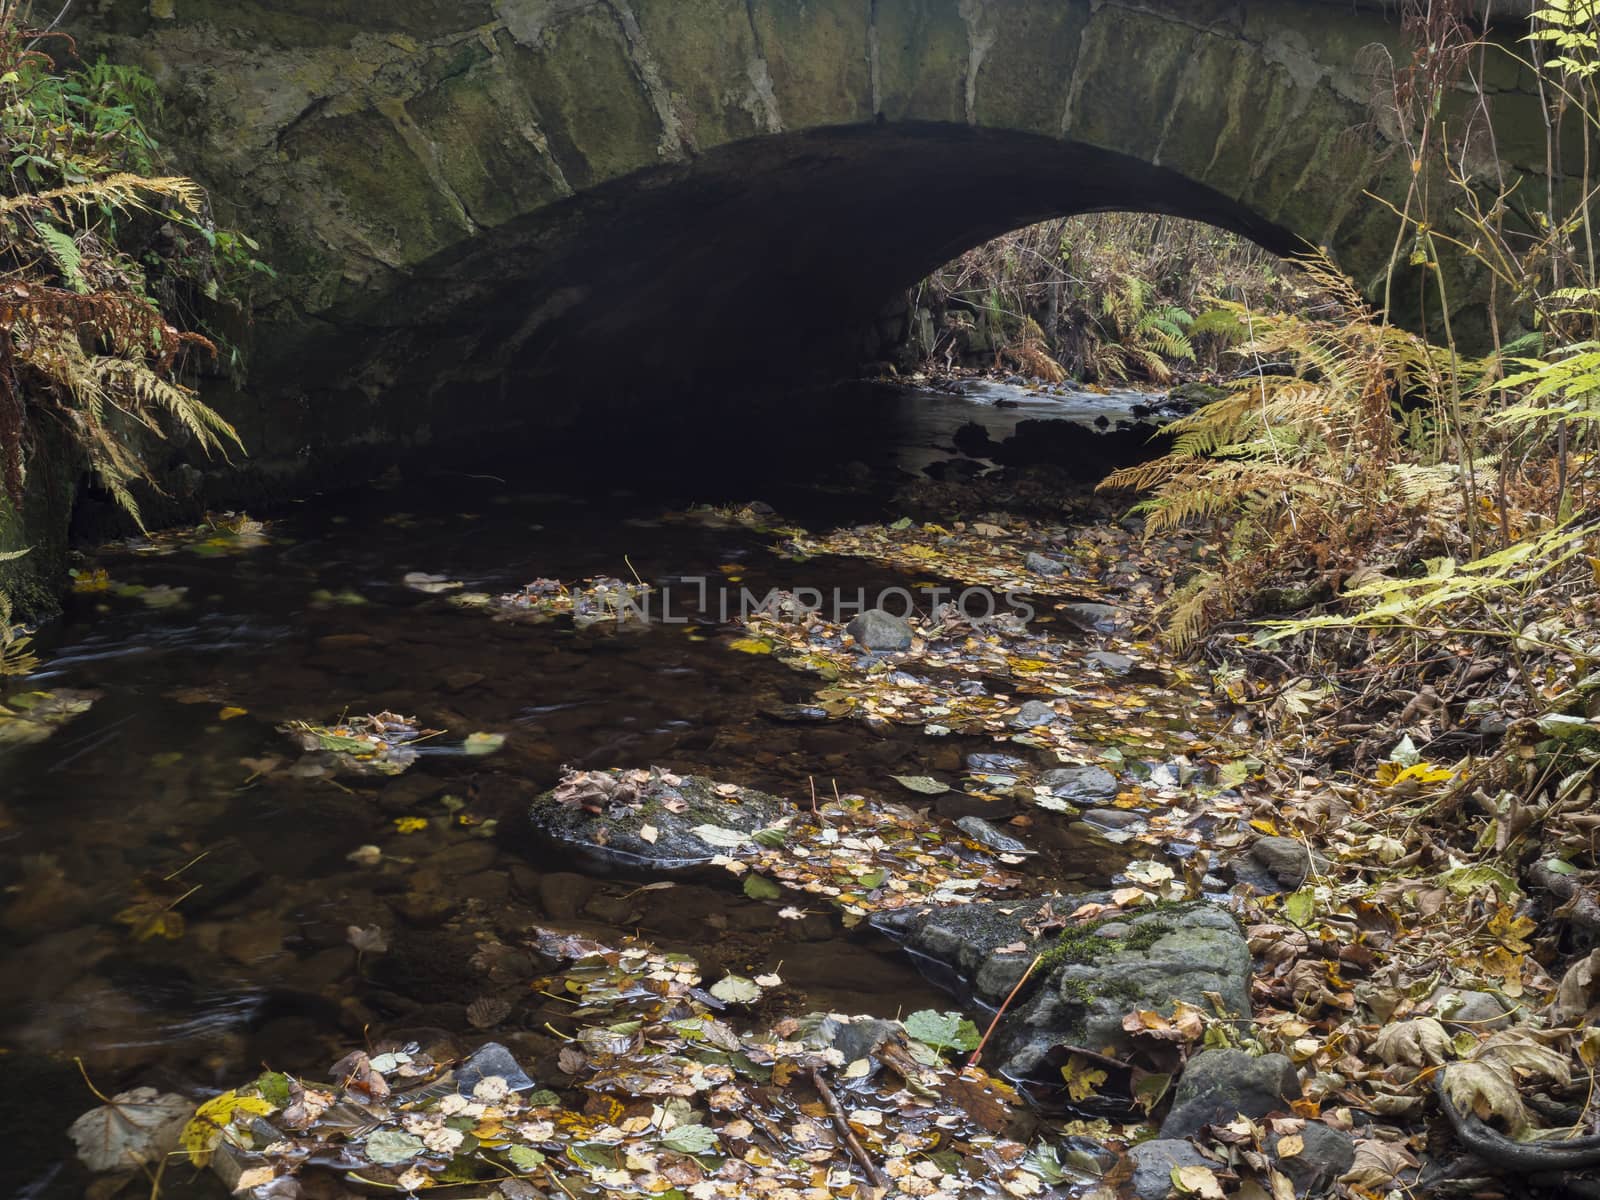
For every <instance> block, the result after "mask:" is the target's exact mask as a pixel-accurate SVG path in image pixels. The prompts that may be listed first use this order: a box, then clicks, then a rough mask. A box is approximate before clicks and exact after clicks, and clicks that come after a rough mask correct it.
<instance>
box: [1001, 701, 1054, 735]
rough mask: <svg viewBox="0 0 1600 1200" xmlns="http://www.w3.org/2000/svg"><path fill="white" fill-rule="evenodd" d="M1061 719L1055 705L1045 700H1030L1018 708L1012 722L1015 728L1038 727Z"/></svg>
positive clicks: (1012, 726)
mask: <svg viewBox="0 0 1600 1200" xmlns="http://www.w3.org/2000/svg"><path fill="white" fill-rule="evenodd" d="M1059 719H1060V714H1059V713H1057V712H1056V710H1055V708H1054V706H1052V705H1050V704H1046V703H1045V702H1044V701H1043V700H1029V701H1027V702H1025V703H1024V704H1023V706H1022V707H1021V708H1020V709H1018V710H1017V715H1016V716H1014V717H1012V718H1011V722H1010V723H1011V728H1013V729H1037V728H1039V727H1040V726H1041V725H1054V724H1055V723H1056V721H1057V720H1059Z"/></svg>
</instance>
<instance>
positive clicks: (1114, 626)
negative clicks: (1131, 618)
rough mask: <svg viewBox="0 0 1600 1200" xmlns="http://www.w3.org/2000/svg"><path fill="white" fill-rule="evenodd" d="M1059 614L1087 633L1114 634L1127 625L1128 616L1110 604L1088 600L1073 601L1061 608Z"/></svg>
mask: <svg viewBox="0 0 1600 1200" xmlns="http://www.w3.org/2000/svg"><path fill="white" fill-rule="evenodd" d="M1061 613H1062V615H1063V616H1064V617H1066V618H1067V620H1069V621H1071V622H1072V623H1073V624H1074V625H1076V626H1077V627H1078V628H1079V629H1082V630H1084V631H1086V632H1088V633H1115V632H1116V631H1117V630H1119V629H1122V628H1125V627H1126V626H1127V624H1128V615H1127V613H1125V612H1123V611H1122V609H1120V608H1116V607H1114V606H1112V605H1110V604H1098V603H1094V602H1091V601H1088V600H1075V601H1073V602H1072V603H1070V604H1063V605H1062V606H1061Z"/></svg>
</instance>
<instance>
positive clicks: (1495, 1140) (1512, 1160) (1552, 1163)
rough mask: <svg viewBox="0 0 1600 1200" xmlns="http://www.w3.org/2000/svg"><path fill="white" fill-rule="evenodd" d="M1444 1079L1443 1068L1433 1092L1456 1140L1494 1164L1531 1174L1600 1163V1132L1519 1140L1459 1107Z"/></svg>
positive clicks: (1581, 1168)
mask: <svg viewBox="0 0 1600 1200" xmlns="http://www.w3.org/2000/svg"><path fill="white" fill-rule="evenodd" d="M1443 1079H1444V1076H1443V1072H1441V1073H1440V1074H1438V1075H1436V1076H1434V1083H1433V1092H1434V1095H1435V1096H1437V1097H1438V1100H1439V1107H1440V1108H1441V1109H1442V1110H1443V1111H1444V1115H1445V1116H1446V1117H1447V1118H1448V1119H1449V1121H1450V1128H1451V1129H1452V1130H1453V1131H1454V1132H1455V1136H1456V1141H1458V1142H1460V1143H1461V1145H1462V1147H1463V1148H1465V1149H1466V1150H1468V1151H1470V1152H1471V1153H1472V1154H1473V1155H1475V1156H1476V1157H1478V1158H1480V1159H1482V1160H1483V1161H1484V1162H1486V1163H1488V1164H1490V1165H1491V1166H1495V1167H1500V1168H1503V1169H1506V1170H1511V1171H1517V1172H1520V1173H1525V1174H1530V1175H1532V1174H1543V1173H1546V1172H1552V1173H1564V1172H1567V1171H1581V1170H1583V1169H1584V1168H1586V1167H1600V1135H1593V1134H1592V1135H1590V1136H1588V1137H1580V1138H1571V1139H1569V1140H1567V1141H1563V1142H1519V1141H1517V1140H1516V1139H1515V1138H1509V1137H1507V1136H1506V1135H1505V1134H1503V1133H1501V1132H1500V1131H1499V1130H1497V1129H1493V1128H1491V1127H1489V1126H1488V1125H1485V1124H1484V1123H1483V1122H1482V1121H1480V1120H1478V1118H1477V1117H1475V1116H1473V1115H1472V1114H1471V1113H1464V1112H1462V1111H1461V1110H1460V1109H1458V1108H1457V1107H1456V1106H1455V1104H1454V1103H1452V1102H1451V1100H1450V1097H1449V1095H1447V1094H1446V1092H1445V1090H1444V1082H1443Z"/></svg>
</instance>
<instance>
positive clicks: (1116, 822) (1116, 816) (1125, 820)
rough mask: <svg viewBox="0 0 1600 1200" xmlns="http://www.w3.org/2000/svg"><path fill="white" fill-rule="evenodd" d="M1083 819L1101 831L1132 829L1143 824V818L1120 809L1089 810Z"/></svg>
mask: <svg viewBox="0 0 1600 1200" xmlns="http://www.w3.org/2000/svg"><path fill="white" fill-rule="evenodd" d="M1083 819H1084V820H1085V821H1087V822H1088V823H1089V824H1090V825H1098V826H1099V827H1100V828H1101V829H1133V828H1134V827H1136V826H1139V825H1143V824H1144V818H1143V817H1142V816H1140V815H1139V814H1138V813H1136V812H1129V811H1127V810H1126V809H1121V808H1094V809H1090V810H1089V811H1088V812H1086V813H1084V814H1083Z"/></svg>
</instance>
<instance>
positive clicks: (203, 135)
mask: <svg viewBox="0 0 1600 1200" xmlns="http://www.w3.org/2000/svg"><path fill="white" fill-rule="evenodd" d="M1497 7H1499V6H1497ZM1383 8H1384V6H1382V5H1380V4H1377V3H1368V2H1367V0H1356V3H1354V5H1352V3H1350V2H1349V0H1341V2H1340V3H1337V4H1334V3H1328V2H1326V0H1277V2H1274V3H1270V4H1256V3H1249V4H1246V3H1241V2H1239V0H1167V2H1162V3H1155V2H1154V0H695V2H694V3H692V4H689V3H681V2H679V0H452V2H451V3H448V4H440V3H436V2H434V0H272V2H270V3H269V2H268V0H171V2H170V3H163V4H161V5H152V4H150V3H149V0H86V3H83V4H80V5H79V6H77V7H76V8H75V9H74V10H73V13H72V19H73V20H75V21H76V22H77V23H78V24H77V27H76V28H75V29H74V33H75V34H76V35H77V36H78V38H79V41H80V44H81V45H82V47H83V48H84V50H85V52H86V53H87V54H91V55H92V54H96V53H106V54H108V55H109V56H111V57H113V58H116V59H120V60H124V61H132V62H137V63H140V64H142V65H143V66H145V67H147V68H148V69H149V70H151V71H152V72H153V73H154V74H155V75H156V77H157V78H158V80H159V81H160V83H161V84H162V86H163V87H164V89H165V90H166V92H167V95H168V97H169V105H168V113H167V118H166V128H165V129H164V131H163V132H164V134H165V136H166V139H167V142H168V145H169V147H170V149H171V150H172V152H173V157H174V159H175V162H176V165H178V166H181V167H182V168H183V169H185V170H187V171H188V172H190V173H192V174H194V175H196V176H197V177H198V178H199V179H200V180H201V181H202V182H204V183H205V184H207V185H208V186H209V187H210V188H211V190H212V193H213V196H214V197H215V200H216V202H217V205H218V208H219V211H220V215H221V216H222V217H223V219H225V220H227V221H230V222H232V223H235V224H238V225H240V226H242V227H245V228H248V229H250V230H251V231H252V232H254V233H256V234H257V235H258V236H260V238H261V240H262V241H263V242H264V244H265V257H266V258H267V259H268V260H269V261H270V262H272V264H273V265H274V266H275V267H276V269H277V271H278V272H279V277H278V280H277V281H276V282H275V283H274V284H272V285H269V286H268V287H267V288H266V290H265V292H264V293H263V294H261V295H260V296H259V297H258V299H259V303H258V305H257V308H256V312H255V320H254V325H253V327H252V333H251V338H250V342H251V344H250V346H249V347H248V349H249V351H250V354H251V361H252V376H251V384H250V393H249V395H247V396H236V397H229V396H226V395H224V396H222V397H221V399H220V402H221V404H222V406H223V407H224V410H225V412H226V414H227V415H228V416H229V417H230V418H231V419H234V420H235V421H236V423H237V424H238V425H239V426H240V428H241V430H242V431H243V432H244V433H245V435H246V439H247V443H248V444H249V447H250V450H251V459H250V460H249V463H250V470H251V471H252V472H254V475H253V478H256V479H278V480H282V479H289V478H292V477H295V476H297V475H299V476H308V475H311V474H314V473H315V472H316V471H317V470H318V469H321V470H323V471H325V472H326V471H329V470H336V469H337V463H338V462H339V461H340V459H341V458H342V457H343V456H347V455H349V454H351V453H357V452H362V453H366V452H370V450H371V448H372V447H393V446H396V445H405V444H413V445H415V444H421V443H435V444H436V443H438V442H440V441H442V440H446V439H449V438H452V437H453V438H456V439H458V440H459V439H462V438H470V437H472V436H473V435H474V434H476V433H481V432H483V431H488V430H498V429H503V428H506V427H509V426H514V425H518V424H523V425H533V426H535V427H539V428H551V427H560V426H562V425H568V424H572V423H575V422H578V421H580V420H586V419H588V420H601V421H607V422H612V421H615V420H616V419H617V418H619V417H625V418H627V419H628V420H629V421H632V422H640V421H647V420H649V419H651V418H652V416H659V415H661V414H662V413H666V412H668V411H670V406H667V405H656V406H654V407H653V408H651V407H648V406H643V405H641V404H640V403H639V402H638V399H637V397H638V396H640V395H648V396H651V397H653V398H659V397H660V396H661V394H662V393H663V391H664V390H666V388H667V386H668V385H670V384H674V383H679V384H689V385H700V386H698V387H697V388H696V394H697V395H698V396H700V397H702V398H704V397H707V396H711V395H713V394H714V393H715V392H716V391H717V389H716V388H715V387H712V386H706V384H707V381H708V380H709V379H711V378H712V377H720V378H727V377H734V378H740V377H744V376H746V375H748V374H750V373H752V372H757V371H760V370H762V369H770V368H771V366H772V365H773V364H774V363H779V364H783V367H784V369H785V370H787V369H789V368H790V367H791V366H792V365H793V364H794V363H795V362H796V361H801V360H805V361H813V360H816V359H818V358H820V357H826V353H827V350H828V348H829V347H830V346H834V345H842V344H844V343H846V342H848V341H849V340H850V339H851V338H853V336H854V334H855V332H856V331H857V330H858V329H861V328H865V327H867V325H868V324H869V323H870V321H871V319H872V316H873V314H874V313H876V312H877V311H878V310H879V309H880V308H881V307H882V305H883V303H884V302H885V300H887V299H888V298H889V297H890V296H892V295H893V294H894V293H895V292H896V291H897V290H899V289H901V288H904V287H905V286H907V285H908V284H910V283H911V282H913V281H914V280H915V279H917V278H918V277H919V276H920V275H922V274H924V273H925V272H926V271H928V270H929V269H931V268H932V267H934V266H936V265H938V264H939V263H940V262H942V261H944V260H946V259H948V258H950V257H952V256H954V255H955V254H957V253H959V252H961V251H962V250H964V249H966V248H968V247H970V246H972V245H974V244H977V243H978V242H981V241H982V240H984V239H986V238H988V237H992V236H994V235H996V234H999V233H1002V232H1004V231H1006V230H1008V229H1012V228H1015V227H1017V226H1018V225H1021V224H1025V223H1027V222H1030V221H1034V220H1039V219H1043V218H1046V217H1051V216H1057V215H1063V214H1068V213H1073V212H1080V211H1088V210H1092V209H1106V208H1141V209H1152V210H1159V211H1166V212H1172V213H1175V214H1178V215H1183V216H1191V217H1197V218H1201V219H1205V220H1210V221H1213V222H1215V223H1217V224H1220V225H1224V226H1227V227H1230V228H1232V229H1235V230H1237V231H1239V232H1242V233H1245V234H1247V235H1249V236H1252V237H1255V238H1257V239H1258V240H1261V241H1262V242H1264V243H1265V244H1267V245H1269V246H1270V247H1271V248H1273V249H1277V250H1280V251H1293V250H1295V249H1297V248H1300V247H1302V246H1304V245H1305V244H1312V245H1326V246H1328V247H1330V248H1331V250H1332V251H1333V252H1334V253H1335V255H1336V256H1337V257H1338V259H1339V260H1340V262H1341V264H1342V265H1344V266H1345V268H1346V269H1347V270H1349V271H1350V272H1351V273H1352V274H1353V275H1355V277H1356V278H1357V279H1358V280H1360V281H1362V282H1363V283H1366V284H1369V285H1370V284H1371V283H1373V281H1375V280H1376V279H1377V278H1378V277H1379V276H1380V274H1381V273H1382V270H1383V268H1384V266H1385V264H1386V263H1387V261H1388V258H1389V255H1390V253H1391V250H1392V247H1393V245H1394V236H1395V230H1396V222H1395V218H1394V217H1393V215H1392V214H1390V213H1388V212H1387V211H1385V210H1383V209H1382V208H1381V206H1379V205H1377V204H1376V203H1375V202H1373V201H1371V200H1369V199H1367V198H1365V197H1364V196H1363V192H1364V191H1366V190H1369V189H1370V190H1372V191H1375V192H1377V193H1379V194H1382V195H1386V196H1390V197H1393V198H1396V199H1398V198H1400V197H1401V196H1403V194H1404V191H1405V187H1406V185H1407V183H1408V180H1409V164H1408V163H1407V162H1406V161H1405V159H1404V156H1403V154H1400V153H1397V143H1396V140H1395V139H1394V137H1393V136H1391V134H1392V131H1389V132H1385V130H1384V129H1383V127H1382V126H1381V124H1378V125H1374V124H1373V122H1372V121H1371V120H1370V118H1369V107H1368V101H1369V98H1370V97H1372V96H1373V95H1374V89H1375V88H1377V87H1379V82H1380V81H1378V80H1377V79H1375V78H1374V76H1373V74H1372V69H1371V64H1372V63H1374V62H1379V61H1381V58H1382V56H1381V55H1374V54H1370V53H1367V52H1366V48H1367V47H1370V46H1374V45H1376V46H1379V47H1385V48H1387V50H1388V52H1389V53H1391V54H1395V55H1396V57H1399V55H1398V54H1397V53H1396V46H1397V43H1398V39H1399V28H1398V25H1397V23H1396V22H1395V20H1394V19H1393V18H1392V17H1391V16H1390V15H1388V14H1387V13H1386V12H1385V11H1383ZM155 14H168V15H164V16H159V15H155ZM1513 32H1514V31H1513ZM1507 36H1509V34H1508V35H1507ZM1490 57H1491V59H1493V58H1494V56H1492V55H1491V56H1490ZM1530 83H1531V81H1530V80H1528V79H1526V78H1524V77H1523V74H1522V73H1520V72H1519V71H1518V70H1517V69H1516V68H1515V66H1514V64H1509V62H1508V63H1502V64H1497V65H1496V66H1495V68H1494V70H1493V71H1492V72H1491V74H1490V86H1491V87H1493V88H1495V89H1497V90H1498V92H1499V95H1498V96H1497V100H1498V101H1499V103H1500V105H1501V111H1502V113H1503V114H1504V116H1505V119H1504V120H1503V121H1502V125H1503V128H1500V129H1498V130H1497V132H1498V134H1499V149H1500V155H1501V159H1502V161H1503V164H1504V168H1505V170H1506V171H1507V172H1508V173H1509V174H1510V175H1511V176H1513V177H1514V176H1515V175H1517V174H1519V173H1527V174H1532V173H1537V172H1538V171H1539V170H1540V169H1542V163H1543V158H1544V142H1543V126H1542V123H1541V122H1539V120H1538V113H1537V111H1536V101H1535V99H1534V98H1533V97H1532V96H1531V95H1529V94H1528V93H1527V92H1526V91H1525V90H1524V89H1526V88H1528V87H1529V86H1530ZM1464 102H1465V98H1464V97H1463V103H1464ZM1532 184H1533V186H1536V187H1539V188H1542V186H1543V183H1542V180H1534V181H1532ZM1451 286H1452V293H1453V299H1454V301H1455V303H1456V305H1457V306H1458V309H1460V310H1461V311H1462V313H1463V317H1462V319H1461V320H1460V321H1459V322H1458V325H1457V328H1458V331H1460V330H1463V329H1467V328H1469V327H1470V325H1471V321H1470V317H1469V315H1467V314H1469V312H1470V309H1471V307H1472V304H1473V303H1474V293H1473V290H1472V289H1473V287H1474V281H1473V280H1471V279H1467V278H1462V279H1457V280H1452V281H1451ZM1401 295H1402V296H1404V295H1405V293H1404V290H1403V289H1402V292H1401ZM1404 311H1405V312H1410V311H1415V306H1414V305H1412V306H1411V307H1410V308H1407V309H1405V310H1404ZM1402 316H1403V314H1402ZM597 369H599V370H603V373H604V383H603V385H601V386H598V387H597V386H595V385H594V383H593V378H592V377H593V375H594V373H595V372H596V371H597ZM575 378H577V379H582V380H584V382H585V389H584V392H583V394H582V395H581V396H580V395H578V394H576V393H575V392H574V391H573V389H572V387H571V384H572V381H573V380H574V379H575ZM238 478H239V476H238V475H237V474H235V473H232V472H231V470H230V471H228V472H219V473H218V475H217V480H218V481H219V482H222V483H224V484H225V485H226V484H227V482H228V481H236V480H237V479H238Z"/></svg>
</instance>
